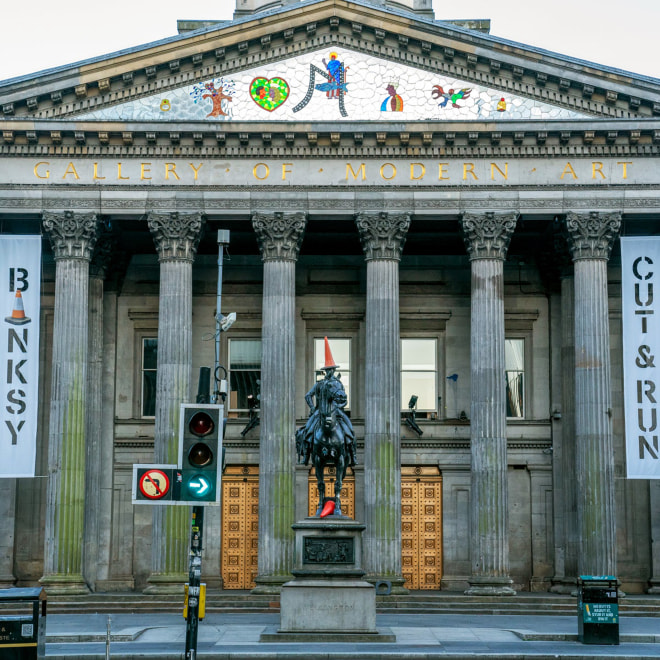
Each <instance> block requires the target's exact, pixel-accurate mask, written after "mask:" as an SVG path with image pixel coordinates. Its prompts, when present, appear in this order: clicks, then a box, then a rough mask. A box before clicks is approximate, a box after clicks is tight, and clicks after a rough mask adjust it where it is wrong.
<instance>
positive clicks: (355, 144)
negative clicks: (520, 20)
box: [0, 119, 660, 159]
mask: <svg viewBox="0 0 660 660" xmlns="http://www.w3.org/2000/svg"><path fill="white" fill-rule="evenodd" d="M658 154H660V121H655V120H645V121H639V120H637V121H630V120H620V121H612V120H599V119H594V120H572V121H568V120H564V121H554V122H553V121H542V122H541V121H538V122H535V121H520V122H502V123H499V124H498V123H492V122H449V121H427V122H408V123H390V122H358V121H353V122H337V123H328V122H313V123H309V122H305V123H297V122H292V123H283V122H227V123H224V124H222V125H219V124H202V125H200V124H195V123H175V124H167V123H159V122H142V123H120V122H76V123H72V122H67V121H43V122H42V121H35V122H32V121H24V120H5V121H0V155H13V156H26V157H27V156H32V157H37V158H45V157H51V158H54V157H88V158H99V157H103V156H106V157H119V156H123V157H133V158H138V157H139V158H158V157H165V158H173V157H179V158H181V157H199V158H213V157H216V158H269V157H270V158H273V157H277V158H313V157H336V158H346V157H361V158H411V157H417V158H425V157H426V158H467V159H470V158H477V157H480V158H483V157H499V158H502V157H506V158H514V157H516V158H525V157H534V156H552V157H567V158H568V157H570V158H576V157H590V156H593V157H606V156H613V157H626V156H657V155H658Z"/></svg>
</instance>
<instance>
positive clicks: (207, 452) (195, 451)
mask: <svg viewBox="0 0 660 660" xmlns="http://www.w3.org/2000/svg"><path fill="white" fill-rule="evenodd" d="M188 461H189V463H190V464H191V465H195V466H196V467H204V466H205V465H209V464H210V463H211V462H212V461H213V452H212V451H211V448H210V447H209V446H208V445H206V444H204V443H203V442H198V443H196V444H194V445H193V446H192V447H191V448H190V451H189V452H188Z"/></svg>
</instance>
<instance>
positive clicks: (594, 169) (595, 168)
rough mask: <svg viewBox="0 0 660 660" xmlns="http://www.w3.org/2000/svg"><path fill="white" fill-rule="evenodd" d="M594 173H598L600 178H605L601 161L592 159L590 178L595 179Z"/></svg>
mask: <svg viewBox="0 0 660 660" xmlns="http://www.w3.org/2000/svg"><path fill="white" fill-rule="evenodd" d="M596 174H600V178H601V179H605V178H606V177H605V175H604V174H603V163H601V162H599V161H597V160H594V161H593V162H592V163H591V178H592V179H595V178H596Z"/></svg>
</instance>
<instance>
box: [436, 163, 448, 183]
mask: <svg viewBox="0 0 660 660" xmlns="http://www.w3.org/2000/svg"><path fill="white" fill-rule="evenodd" d="M448 167H449V163H438V181H449V178H450V177H448V176H445V174H449V172H447V168H448Z"/></svg>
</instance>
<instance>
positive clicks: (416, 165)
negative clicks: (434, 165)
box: [410, 163, 426, 181]
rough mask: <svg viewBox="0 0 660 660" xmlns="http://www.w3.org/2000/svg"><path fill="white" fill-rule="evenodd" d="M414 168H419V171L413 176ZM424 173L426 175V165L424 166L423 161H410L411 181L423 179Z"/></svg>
mask: <svg viewBox="0 0 660 660" xmlns="http://www.w3.org/2000/svg"><path fill="white" fill-rule="evenodd" d="M415 168H419V169H420V172H419V174H418V175H417V176H415ZM425 175H426V167H424V165H423V163H410V180H411V181H419V180H420V179H423V178H424V176H425Z"/></svg>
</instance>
